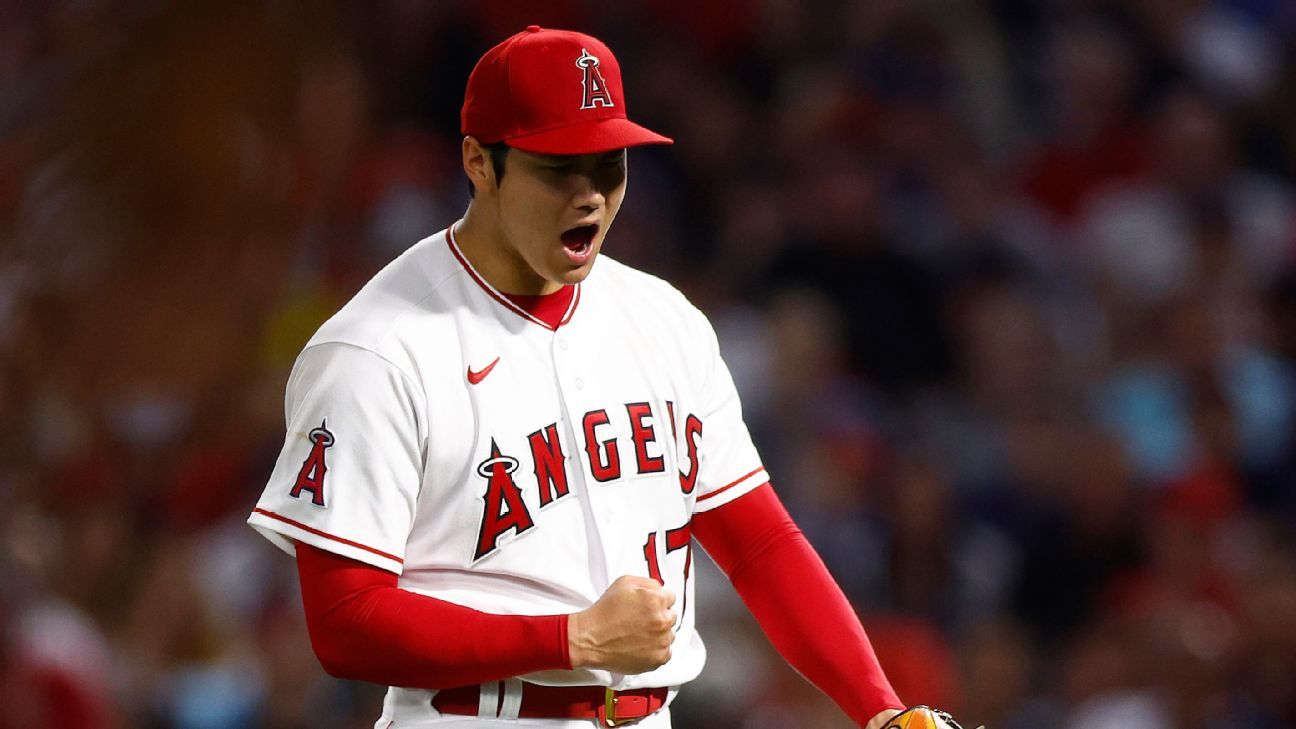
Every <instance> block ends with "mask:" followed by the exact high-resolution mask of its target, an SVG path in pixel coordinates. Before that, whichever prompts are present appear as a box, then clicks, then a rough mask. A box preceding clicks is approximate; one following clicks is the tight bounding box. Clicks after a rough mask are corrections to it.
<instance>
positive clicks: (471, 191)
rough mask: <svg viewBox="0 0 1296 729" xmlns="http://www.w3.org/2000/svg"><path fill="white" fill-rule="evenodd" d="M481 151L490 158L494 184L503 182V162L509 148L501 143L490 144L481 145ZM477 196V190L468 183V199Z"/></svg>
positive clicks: (506, 157)
mask: <svg viewBox="0 0 1296 729" xmlns="http://www.w3.org/2000/svg"><path fill="white" fill-rule="evenodd" d="M482 149H485V150H486V154H487V155H489V156H490V162H491V169H493V170H495V184H496V185H498V184H500V183H501V182H503V181H504V160H506V159H508V151H509V146H508V145H507V144H505V143H503V142H491V143H490V144H483V145H482ZM476 194H477V188H475V187H473V184H472V182H471V181H469V182H468V197H473V196H475V195H476Z"/></svg>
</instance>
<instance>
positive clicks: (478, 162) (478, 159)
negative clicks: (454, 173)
mask: <svg viewBox="0 0 1296 729" xmlns="http://www.w3.org/2000/svg"><path fill="white" fill-rule="evenodd" d="M463 170H464V174H465V175H468V184H470V185H472V186H473V190H475V191H477V192H484V191H486V190H491V189H494V188H495V186H496V184H497V183H496V180H495V169H494V168H493V167H492V166H491V158H490V153H489V152H487V151H486V148H485V147H483V146H482V144H481V142H478V141H477V140H476V139H474V138H473V137H464V138H463Z"/></svg>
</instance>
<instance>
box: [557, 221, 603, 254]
mask: <svg viewBox="0 0 1296 729" xmlns="http://www.w3.org/2000/svg"><path fill="white" fill-rule="evenodd" d="M596 235H598V226H597V225H579V226H577V227H575V228H572V229H571V230H568V231H565V232H564V233H563V234H562V242H563V247H565V248H566V249H567V251H568V252H569V253H571V254H574V256H575V257H577V258H585V257H586V256H588V255H589V252H590V249H591V248H592V247H593V246H594V236H596Z"/></svg>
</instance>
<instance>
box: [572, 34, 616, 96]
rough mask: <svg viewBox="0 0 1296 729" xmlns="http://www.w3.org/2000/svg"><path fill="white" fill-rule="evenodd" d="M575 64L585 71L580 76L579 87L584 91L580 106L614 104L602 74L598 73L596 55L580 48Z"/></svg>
mask: <svg viewBox="0 0 1296 729" xmlns="http://www.w3.org/2000/svg"><path fill="white" fill-rule="evenodd" d="M576 65H577V66H578V67H579V68H580V69H581V70H582V71H584V72H585V75H584V76H583V77H582V78H581V87H582V89H583V90H584V92H585V93H584V94H583V95H582V97H581V108H582V109H593V108H594V107H596V106H614V104H613V103H612V94H611V93H609V92H608V88H607V83H606V82H605V81H604V80H603V74H601V73H599V68H598V67H599V59H598V57H597V56H591V55H590V52H589V51H587V50H585V49H584V48H582V49H581V54H580V58H577V59H576Z"/></svg>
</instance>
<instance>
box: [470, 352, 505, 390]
mask: <svg viewBox="0 0 1296 729" xmlns="http://www.w3.org/2000/svg"><path fill="white" fill-rule="evenodd" d="M499 361H500V358H499V357H496V358H495V361H494V362H491V363H490V364H488V365H486V366H485V367H483V368H481V369H480V370H478V371H476V372H473V368H472V365H468V384H470V385H476V384H477V383H479V382H481V381H482V380H484V379H486V375H489V374H490V373H491V370H493V369H495V365H497V364H499Z"/></svg>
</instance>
